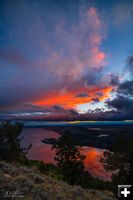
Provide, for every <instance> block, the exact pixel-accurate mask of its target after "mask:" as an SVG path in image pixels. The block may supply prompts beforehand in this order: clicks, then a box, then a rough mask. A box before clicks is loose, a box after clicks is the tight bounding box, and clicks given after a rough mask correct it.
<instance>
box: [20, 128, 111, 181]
mask: <svg viewBox="0 0 133 200" xmlns="http://www.w3.org/2000/svg"><path fill="white" fill-rule="evenodd" d="M21 135H22V136H23V137H24V139H23V142H22V145H23V146H28V145H29V144H30V143H32V148H31V149H30V151H29V153H28V156H27V157H28V158H29V159H33V160H43V161H44V162H47V163H55V161H54V155H55V152H54V150H51V145H49V144H45V143H43V142H42V140H43V139H44V138H58V137H59V134H58V133H57V132H54V131H48V130H45V129H43V128H24V129H23V131H22V134H21ZM83 149H84V154H85V155H86V160H85V167H86V169H87V170H88V171H89V172H90V173H91V174H92V175H93V176H96V177H100V178H103V179H109V176H110V175H109V174H108V173H107V172H105V170H104V169H103V167H102V165H101V163H100V162H99V159H100V157H101V156H102V155H103V152H104V150H101V149H97V148H93V147H83Z"/></svg>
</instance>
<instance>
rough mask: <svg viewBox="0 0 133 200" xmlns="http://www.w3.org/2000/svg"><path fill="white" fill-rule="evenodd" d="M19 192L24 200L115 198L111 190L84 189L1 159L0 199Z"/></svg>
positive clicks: (101, 199)
mask: <svg viewBox="0 0 133 200" xmlns="http://www.w3.org/2000/svg"><path fill="white" fill-rule="evenodd" d="M15 192H16V193H17V192H19V193H21V194H19V195H20V196H21V195H22V197H21V198H18V199H24V200H81V199H82V200H91V199H93V200H115V198H113V195H112V193H111V192H109V191H99V190H91V189H83V188H82V187H80V186H70V185H68V184H67V183H65V182H63V181H59V180H56V179H53V178H50V177H48V176H46V175H44V174H42V173H40V172H39V171H38V170H37V168H36V167H30V168H29V167H26V166H22V165H19V164H11V163H7V162H3V161H0V199H1V200H2V199H4V195H12V196H13V195H14V198H13V197H12V199H16V198H15V195H16V193H15Z"/></svg>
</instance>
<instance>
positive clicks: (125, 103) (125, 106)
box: [106, 95, 133, 114]
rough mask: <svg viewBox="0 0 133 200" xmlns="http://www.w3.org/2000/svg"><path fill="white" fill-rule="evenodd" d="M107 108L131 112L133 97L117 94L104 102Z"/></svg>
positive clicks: (132, 111)
mask: <svg viewBox="0 0 133 200" xmlns="http://www.w3.org/2000/svg"><path fill="white" fill-rule="evenodd" d="M106 103H107V105H108V107H109V108H114V109H116V110H117V111H120V112H121V113H122V112H126V113H132V114H133V99H130V98H128V97H124V96H122V95H118V96H117V97H116V98H115V99H113V100H111V101H107V102H106Z"/></svg>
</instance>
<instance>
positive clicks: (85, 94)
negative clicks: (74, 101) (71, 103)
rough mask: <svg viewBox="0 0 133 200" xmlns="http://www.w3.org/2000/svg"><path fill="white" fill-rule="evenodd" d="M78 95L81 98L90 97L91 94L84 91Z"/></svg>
mask: <svg viewBox="0 0 133 200" xmlns="http://www.w3.org/2000/svg"><path fill="white" fill-rule="evenodd" d="M76 97H79V98H84V97H89V94H88V93H86V92H83V93H79V94H77V95H76Z"/></svg>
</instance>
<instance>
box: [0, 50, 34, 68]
mask: <svg viewBox="0 0 133 200" xmlns="http://www.w3.org/2000/svg"><path fill="white" fill-rule="evenodd" d="M0 60H1V61H4V62H8V63H10V64H15V65H17V66H20V65H21V66H23V67H26V66H27V67H28V66H30V65H31V63H30V62H29V61H28V60H27V59H26V58H25V56H24V55H23V54H22V53H20V52H19V51H18V50H17V49H15V48H14V47H7V48H3V49H2V48H1V49H0Z"/></svg>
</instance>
